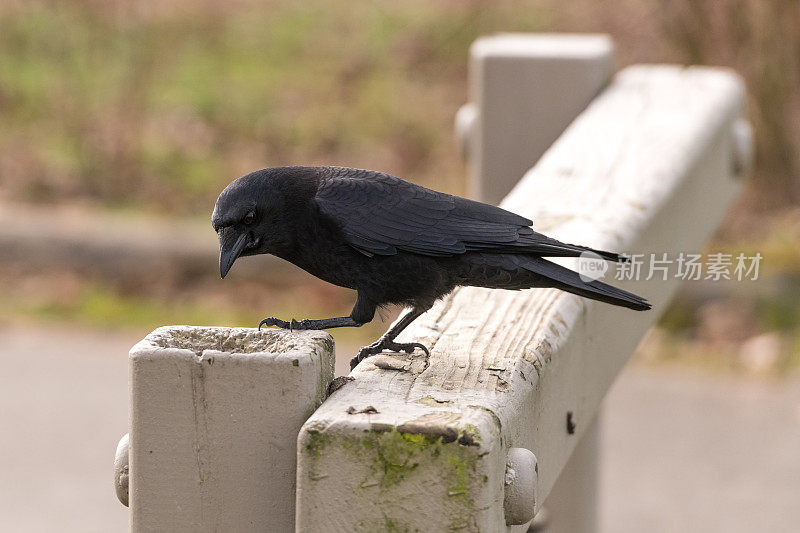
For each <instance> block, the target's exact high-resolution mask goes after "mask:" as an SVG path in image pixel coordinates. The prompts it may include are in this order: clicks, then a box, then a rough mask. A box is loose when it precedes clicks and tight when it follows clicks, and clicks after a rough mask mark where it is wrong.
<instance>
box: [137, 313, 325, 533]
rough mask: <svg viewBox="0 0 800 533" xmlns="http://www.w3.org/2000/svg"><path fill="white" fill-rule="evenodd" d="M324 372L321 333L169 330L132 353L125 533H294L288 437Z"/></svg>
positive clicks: (318, 399) (320, 388)
mask: <svg viewBox="0 0 800 533" xmlns="http://www.w3.org/2000/svg"><path fill="white" fill-rule="evenodd" d="M333 363H334V356H333V341H332V339H331V337H330V336H329V335H328V334H327V333H323V332H311V331H309V332H293V333H290V332H287V331H281V330H271V329H270V330H264V331H261V332H259V331H258V330H255V329H250V328H211V327H190V326H170V327H163V328H159V329H157V330H155V331H154V332H152V333H151V334H149V335H148V336H147V337H145V338H144V340H142V341H141V342H139V343H138V344H137V345H136V346H134V347H133V349H132V350H131V353H130V392H131V417H130V465H129V466H130V470H129V484H130V486H129V502H130V510H131V529H132V531H134V532H139V531H148V532H149V531H170V532H178V531H192V532H195V531H275V532H281V531H293V530H294V507H295V471H296V457H297V451H296V450H297V444H296V443H297V435H298V432H299V430H300V427H301V425H302V424H303V422H305V420H306V419H307V418H308V417H309V416H310V415H311V414H312V413H313V412H314V410H315V409H316V408H317V406H319V404H320V403H322V401H323V400H324V399H325V397H326V395H327V389H328V384H329V383H330V381H331V380H332V379H333Z"/></svg>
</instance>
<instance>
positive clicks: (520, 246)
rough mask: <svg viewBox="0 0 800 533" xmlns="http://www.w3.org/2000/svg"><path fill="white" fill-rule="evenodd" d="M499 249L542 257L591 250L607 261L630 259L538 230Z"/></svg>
mask: <svg viewBox="0 0 800 533" xmlns="http://www.w3.org/2000/svg"><path fill="white" fill-rule="evenodd" d="M493 251H494V250H493ZM497 251H498V252H501V253H502V252H506V253H509V252H511V253H517V254H518V253H520V252H522V253H529V254H531V255H538V256H541V257H578V256H579V255H582V254H585V253H587V252H590V253H593V254H596V255H598V256H600V257H601V258H603V259H605V260H606V261H614V262H616V263H624V262H626V261H628V258H627V257H625V256H624V255H620V254H616V253H614V252H606V251H605V250H597V249H595V248H589V247H588V246H581V245H578V244H568V243H566V242H561V241H558V240H556V239H553V238H552V237H548V236H546V235H542V234H541V233H536V232H533V233H532V234H530V235H527V234H524V235H520V236H519V238H518V239H517V240H516V241H515V242H514V243H512V244H509V245H506V246H505V247H504V248H503V249H501V250H497Z"/></svg>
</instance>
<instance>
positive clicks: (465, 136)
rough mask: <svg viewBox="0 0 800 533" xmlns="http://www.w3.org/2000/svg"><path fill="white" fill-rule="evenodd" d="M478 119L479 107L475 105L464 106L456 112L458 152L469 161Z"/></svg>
mask: <svg viewBox="0 0 800 533" xmlns="http://www.w3.org/2000/svg"><path fill="white" fill-rule="evenodd" d="M477 118H478V107H477V106H476V105H475V104H464V105H462V106H461V107H460V108H458V111H457V112H456V118H455V125H454V127H455V130H456V141H457V142H458V151H459V153H460V154H461V158H462V159H464V160H465V161H467V160H469V157H470V154H471V153H472V150H471V147H472V142H473V141H472V138H473V136H474V134H475V122H476V119H477Z"/></svg>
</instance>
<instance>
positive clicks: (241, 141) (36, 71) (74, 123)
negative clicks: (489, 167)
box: [0, 0, 543, 214]
mask: <svg viewBox="0 0 800 533" xmlns="http://www.w3.org/2000/svg"><path fill="white" fill-rule="evenodd" d="M137 5H138V6H140V9H137V8H136V6H137ZM0 27H2V32H0V102H2V106H0V152H2V153H3V154H4V155H3V156H0V157H2V161H0V170H1V172H0V176H1V177H0V180H1V181H0V187H1V188H2V189H5V190H6V193H7V194H8V195H9V196H11V197H12V198H18V199H22V200H37V201H53V200H68V199H71V198H89V199H93V200H97V201H100V202H102V203H105V204H107V205H114V206H120V205H121V206H131V207H135V208H149V209H169V210H171V211H178V212H194V213H203V214H205V213H206V212H208V211H209V209H210V206H211V205H213V201H214V199H215V198H216V195H217V194H218V193H219V190H220V189H221V188H222V187H223V186H224V185H225V184H227V182H228V181H230V180H231V179H233V178H234V177H236V176H238V175H241V174H243V173H246V172H248V171H250V170H254V169H257V168H262V167H265V166H275V165H282V164H316V163H318V164H342V165H352V166H359V167H367V168H380V169H384V170H389V171H392V172H395V173H397V174H400V175H406V176H408V175H413V176H415V177H417V178H418V179H421V180H422V181H426V182H428V183H432V182H435V185H436V186H438V187H440V188H448V189H451V190H456V191H458V190H459V189H460V188H461V184H462V182H463V177H462V174H463V169H462V167H461V165H460V163H459V161H458V160H457V158H456V156H455V150H453V149H452V141H451V124H452V117H453V114H454V113H455V110H456V109H457V107H458V106H459V105H460V104H461V103H463V101H464V99H465V77H466V70H465V68H466V60H467V53H466V51H467V48H468V47H469V44H470V43H471V42H472V41H473V40H474V39H475V38H476V37H477V36H479V35H482V34H484V33H486V32H489V31H492V30H493V29H495V28H498V27H502V28H504V29H507V30H526V31H533V30H538V29H541V28H542V27H543V25H542V22H541V21H540V17H539V15H538V10H536V9H530V8H526V9H523V10H519V9H515V8H514V6H513V3H510V2H501V3H498V4H496V5H494V4H492V5H489V4H485V3H466V4H464V5H460V4H458V3H451V2H438V3H437V2H433V3H431V2H421V1H411V2H399V3H391V2H385V3H375V2H352V3H342V2H333V1H325V0H312V1H306V2H296V3H295V2H271V3H268V4H266V5H264V4H260V3H248V2H233V3H230V4H228V3H225V4H224V5H221V4H220V5H217V4H214V3H210V2H199V3H192V4H190V3H179V4H178V7H175V6H173V7H172V8H171V9H170V8H168V7H164V6H158V5H157V4H146V3H141V2H139V3H136V2H134V3H130V4H128V3H124V2H110V3H108V4H106V5H102V4H99V3H93V2H57V3H44V2H25V3H22V4H19V5H17V6H16V7H14V8H6V9H4V10H2V12H1V14H0Z"/></svg>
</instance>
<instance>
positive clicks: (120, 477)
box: [114, 433, 129, 507]
mask: <svg viewBox="0 0 800 533" xmlns="http://www.w3.org/2000/svg"><path fill="white" fill-rule="evenodd" d="M128 441H129V439H128V434H127V433H126V434H125V435H123V436H122V438H121V439H119V444H117V454H116V456H115V457H114V490H115V491H116V493H117V498H118V499H119V501H120V502H122V505H124V506H125V507H127V506H128Z"/></svg>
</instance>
